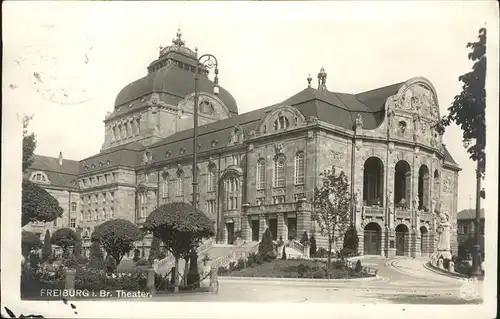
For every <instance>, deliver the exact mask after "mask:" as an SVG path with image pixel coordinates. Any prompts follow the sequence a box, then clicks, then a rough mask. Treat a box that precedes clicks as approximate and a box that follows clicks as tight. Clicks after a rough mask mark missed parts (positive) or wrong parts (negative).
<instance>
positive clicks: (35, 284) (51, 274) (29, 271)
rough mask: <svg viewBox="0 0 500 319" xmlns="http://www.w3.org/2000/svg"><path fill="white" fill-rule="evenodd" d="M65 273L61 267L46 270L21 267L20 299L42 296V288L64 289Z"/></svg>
mask: <svg viewBox="0 0 500 319" xmlns="http://www.w3.org/2000/svg"><path fill="white" fill-rule="evenodd" d="M65 278H66V277H65V274H64V271H63V270H62V269H60V270H59V269H58V270H56V271H46V270H44V269H40V268H39V269H33V268H26V267H23V268H22V269H21V299H31V298H40V297H42V295H41V294H42V290H43V289H45V290H47V289H64V285H65Z"/></svg>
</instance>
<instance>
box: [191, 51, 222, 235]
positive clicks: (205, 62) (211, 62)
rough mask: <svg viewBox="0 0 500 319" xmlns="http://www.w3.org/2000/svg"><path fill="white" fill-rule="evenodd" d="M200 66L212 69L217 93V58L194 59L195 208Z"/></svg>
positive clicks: (195, 203) (194, 196)
mask: <svg viewBox="0 0 500 319" xmlns="http://www.w3.org/2000/svg"><path fill="white" fill-rule="evenodd" d="M200 66H202V67H205V68H206V69H214V73H215V78H214V88H213V89H214V94H219V77H218V74H219V64H218V63H217V58H216V57H215V56H213V55H212V54H208V53H207V54H203V55H202V56H200V57H199V58H198V60H197V61H196V71H195V75H194V106H193V183H192V185H193V208H194V210H196V208H197V204H198V203H197V200H198V196H197V195H198V169H197V166H198V107H199V106H198V104H199V103H198V81H199V79H200ZM218 224H219V218H218V216H217V229H218V228H219V227H218V226H219V225H218Z"/></svg>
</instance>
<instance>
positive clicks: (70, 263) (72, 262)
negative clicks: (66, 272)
mask: <svg viewBox="0 0 500 319" xmlns="http://www.w3.org/2000/svg"><path fill="white" fill-rule="evenodd" d="M63 265H64V266H65V267H68V268H72V269H76V268H78V266H79V264H78V262H77V261H76V259H75V258H66V259H64V261H63Z"/></svg>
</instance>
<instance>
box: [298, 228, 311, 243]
mask: <svg viewBox="0 0 500 319" xmlns="http://www.w3.org/2000/svg"><path fill="white" fill-rule="evenodd" d="M300 243H301V244H302V245H309V244H310V242H309V237H308V236H307V232H306V231H304V233H303V234H302V238H301V239H300Z"/></svg>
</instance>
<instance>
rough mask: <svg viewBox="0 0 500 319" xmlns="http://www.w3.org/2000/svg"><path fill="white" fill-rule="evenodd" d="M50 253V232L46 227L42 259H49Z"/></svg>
mask: <svg viewBox="0 0 500 319" xmlns="http://www.w3.org/2000/svg"><path fill="white" fill-rule="evenodd" d="M51 255H52V244H51V243H50V232H49V230H48V229H47V231H45V238H44V239H43V247H42V260H43V261H47V260H49V259H50V257H51Z"/></svg>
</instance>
